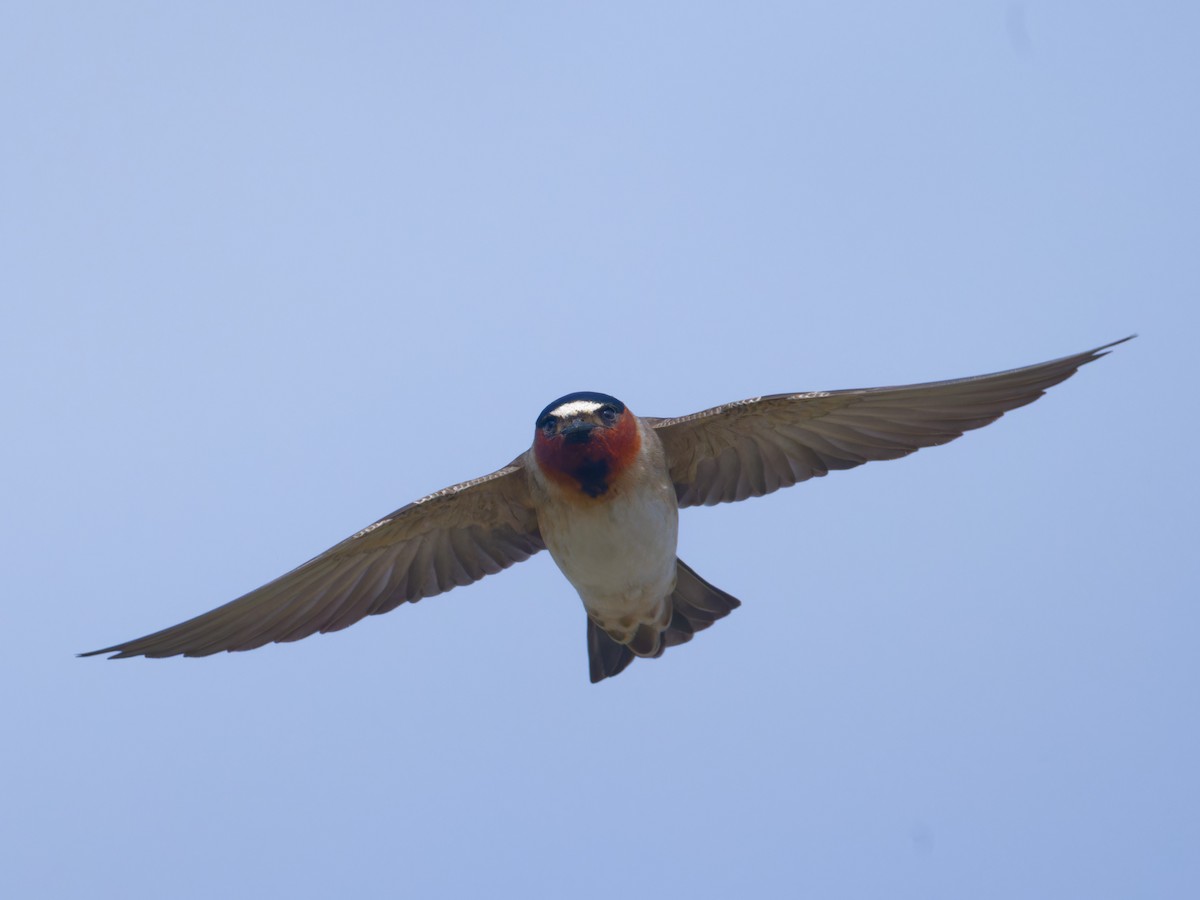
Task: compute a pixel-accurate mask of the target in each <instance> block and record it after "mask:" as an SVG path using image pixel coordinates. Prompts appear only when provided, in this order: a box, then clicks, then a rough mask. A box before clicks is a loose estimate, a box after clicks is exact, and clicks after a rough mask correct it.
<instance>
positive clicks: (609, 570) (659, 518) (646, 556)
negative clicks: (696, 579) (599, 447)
mask: <svg viewBox="0 0 1200 900" xmlns="http://www.w3.org/2000/svg"><path fill="white" fill-rule="evenodd" d="M639 427H640V428H641V430H642V431H643V434H642V449H641V452H639V453H638V456H637V459H636V460H634V461H633V463H632V464H631V465H630V466H629V467H628V468H627V469H626V471H625V472H623V473H622V474H621V476H620V477H619V478H618V479H617V480H616V481H614V482H613V484H612V485H611V487H610V489H609V490H607V491H606V492H605V493H604V494H602V495H600V496H598V497H590V496H587V495H586V494H584V493H582V492H581V491H579V490H578V489H577V488H572V487H570V486H568V485H564V484H561V483H559V482H558V481H557V480H555V479H549V478H546V477H545V476H544V474H543V473H541V471H540V470H539V469H538V468H537V465H536V463H534V464H533V466H532V467H530V468H531V470H532V472H533V473H534V477H533V478H532V482H533V483H532V484H531V488H532V490H533V493H534V496H535V497H536V500H537V508H538V525H539V528H540V530H541V534H542V540H543V541H544V542H545V544H546V548H547V549H548V550H549V551H550V555H551V556H552V557H553V558H554V562H555V563H556V564H557V565H558V567H559V569H561V570H562V573H563V575H565V576H566V578H567V580H568V581H570V582H571V584H572V586H574V588H575V590H576V591H578V592H579V596H580V598H581V599H582V600H583V603H584V606H585V607H586V608H587V610H588V614H589V615H591V616H592V618H593V619H595V620H596V621H597V624H600V625H601V627H604V628H605V629H606V630H608V631H610V633H613V635H614V637H618V639H619V637H620V633H621V632H624V631H625V630H626V629H627V628H636V625H637V624H639V623H646V624H650V623H658V624H661V625H664V626H665V622H659V620H660V619H662V618H663V617H664V615H665V616H666V617H668V618H669V615H670V611H669V610H668V609H666V605H667V603H666V602H667V599H668V597H669V596H670V594H671V591H672V590H673V589H674V587H675V548H676V544H677V541H678V536H679V507H678V504H677V502H676V500H675V488H674V485H673V484H672V482H671V479H670V476H669V475H668V473H667V466H666V458H665V454H664V453H663V450H662V445H661V444H660V443H659V441H658V438H657V435H655V434H654V433H653V431H652V430H650V429H649V428H648V427H646V426H644V425H641V423H640V422H639ZM530 462H533V460H530ZM626 623H628V624H626Z"/></svg>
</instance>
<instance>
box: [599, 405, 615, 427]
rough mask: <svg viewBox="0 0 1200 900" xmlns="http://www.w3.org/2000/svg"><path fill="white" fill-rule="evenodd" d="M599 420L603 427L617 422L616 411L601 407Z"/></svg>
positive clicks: (609, 407) (608, 407)
mask: <svg viewBox="0 0 1200 900" xmlns="http://www.w3.org/2000/svg"><path fill="white" fill-rule="evenodd" d="M600 418H602V419H603V420H604V424H605V425H611V424H612V423H613V422H615V421H617V411H616V410H615V409H613V408H612V407H611V406H602V407H601V408H600Z"/></svg>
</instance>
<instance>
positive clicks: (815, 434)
mask: <svg viewBox="0 0 1200 900" xmlns="http://www.w3.org/2000/svg"><path fill="white" fill-rule="evenodd" d="M1127 340H1130V338H1124V339H1123V340H1120V341H1114V342H1113V343H1111V344H1106V345H1105V346H1103V347H1097V348H1096V349H1095V350H1089V351H1087V352H1086V353H1077V354H1075V355H1074V356H1065V357H1063V358H1062V359H1055V360H1051V361H1050V362H1044V363H1039V364H1038V365H1035V366H1026V367H1025V368H1021V369H1010V370H1009V371H1007V372H997V373H995V374H993V375H977V376H975V377H972V378H958V379H954V380H953V381H934V382H930V383H927V384H911V385H905V386H902V387H881V388H866V389H862V390H850V391H815V392H812V393H807V394H776V395H773V396H770V397H755V398H753V399H750V400H741V401H738V402H736V403H727V404H725V405H724V406H716V407H713V408H712V409H707V410H704V411H703V412H699V413H695V414H693V415H690V416H680V417H679V418H676V419H659V420H650V421H651V422H652V423H653V425H654V428H655V429H656V431H657V434H658V436H659V438H661V439H662V442H663V446H664V447H665V448H666V451H667V460H668V463H669V465H670V470H671V478H672V480H673V481H674V482H675V490H676V493H677V495H678V497H679V505H680V506H698V505H704V506H712V505H713V504H716V503H726V502H729V501H732V500H744V499H745V498H747V497H759V496H762V495H763V494H769V493H771V492H772V491H775V490H778V489H779V488H782V487H788V486H790V485H793V484H796V483H797V482H799V481H806V480H808V479H809V478H812V477H813V476H820V475H825V474H826V473H827V472H829V471H830V470H831V469H850V468H853V467H854V466H859V465H862V464H863V463H865V462H870V461H871V460H877V459H897V458H899V457H901V456H907V455H908V454H909V453H912V452H913V451H915V450H919V449H920V448H921V447H932V446H936V445H937V444H945V443H946V442H947V441H952V440H954V439H955V438H956V437H959V436H960V435H962V433H963V432H965V431H970V430H971V429H973V428H982V427H983V426H984V425H987V424H988V423H989V422H994V421H995V420H996V419H998V418H999V417H1000V416H1002V415H1003V414H1004V413H1005V412H1007V411H1008V410H1010V409H1016V408H1017V407H1018V406H1024V405H1025V404H1027V403H1032V402H1033V401H1034V400H1036V399H1037V398H1038V397H1040V396H1042V394H1043V393H1044V392H1045V391H1046V389H1047V388H1049V387H1051V386H1052V385H1055V384H1058V383H1059V382H1060V381H1063V380H1065V379H1067V378H1070V377H1071V376H1072V375H1073V374H1074V373H1075V371H1076V370H1077V369H1078V368H1079V367H1080V366H1082V365H1085V364H1087V363H1089V362H1092V361H1093V360H1095V359H1098V358H1100V357H1101V356H1104V355H1106V354H1105V351H1107V350H1108V349H1109V348H1110V347H1115V346H1116V345H1117V344H1121V343H1124V342H1125V341H1127Z"/></svg>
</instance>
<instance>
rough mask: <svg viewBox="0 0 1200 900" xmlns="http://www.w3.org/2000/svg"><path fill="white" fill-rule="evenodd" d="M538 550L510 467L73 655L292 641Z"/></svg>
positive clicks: (198, 651)
mask: <svg viewBox="0 0 1200 900" xmlns="http://www.w3.org/2000/svg"><path fill="white" fill-rule="evenodd" d="M543 547H544V544H543V543H542V537H541V534H540V532H539V531H538V524H537V514H536V512H535V511H534V509H533V501H532V499H531V498H530V496H529V490H528V486H527V484H526V481H525V472H524V470H523V468H522V466H521V464H520V461H519V460H518V461H515V462H514V463H512V464H511V465H509V466H506V467H505V468H503V469H500V470H498V471H496V472H493V473H491V474H490V475H485V476H484V477H482V478H475V479H472V480H471V481H466V482H463V483H462V484H457V485H454V486H452V487H449V488H445V489H444V490H441V491H438V492H436V493H434V494H430V495H429V496H428V497H424V498H422V499H420V500H417V501H416V502H414V503H410V504H408V505H407V506H405V507H402V508H401V509H398V510H396V511H395V512H394V513H392V514H391V515H389V516H386V517H384V518H383V519H380V520H379V521H378V522H375V523H374V524H372V525H369V526H367V527H366V528H364V529H363V530H362V531H359V532H358V533H356V534H354V535H352V536H351V537H349V538H347V539H346V540H344V541H342V542H341V543H340V544H338V545H336V546H334V547H331V548H330V549H329V550H326V551H325V552H324V553H322V554H320V555H319V556H316V557H314V558H313V559H310V560H309V561H308V562H306V563H304V565H302V566H299V567H298V568H296V569H293V570H292V571H291V572H288V573H287V574H286V575H283V576H281V577H279V578H277V579H275V580H274V581H272V582H269V583H268V584H265V585H263V586H262V587H260V588H258V589H257V590H253V591H251V592H250V593H248V594H245V595H244V596H242V597H239V598H238V599H236V600H233V601H232V602H230V603H226V604H225V605H224V606H220V607H217V608H216V609H214V610H211V611H209V612H206V613H204V614H203V615H200V616H197V617H195V618H194V619H189V620H188V621H186V622H182V623H180V624H179V625H174V626H172V627H170V628H166V629H164V630H162V631H158V632H155V633H154V634H150V635H147V636H145V637H141V638H136V639H135V640H132V641H126V642H125V643H123V644H115V645H113V646H112V647H106V648H104V649H103V650H94V651H92V652H91V653H85V654H82V655H83V656H94V655H96V654H100V653H111V654H113V658H114V659H115V658H123V657H130V656H153V657H161V656H179V655H183V656H207V655H209V654H212V653H219V652H221V651H223V650H250V649H253V648H255V647H261V646H262V645H263V644H268V643H272V642H277V641H297V640H300V639H301V638H304V637H308V636H309V635H311V634H315V633H316V632H319V631H320V632H327V631H337V630H339V629H342V628H346V627H347V626H349V625H352V624H354V623H355V622H357V621H359V620H360V619H362V618H364V617H365V616H368V615H376V614H379V613H384V612H388V611H390V610H392V609H395V608H396V607H397V606H399V605H400V604H401V603H405V602H408V603H415V602H416V601H417V600H420V599H421V598H423V597H432V596H434V595H435V594H441V593H444V592H445V591H448V590H450V589H451V588H454V587H458V586H461V585H465V584H470V583H471V582H473V581H478V580H479V579H480V578H483V577H484V576H485V575H491V574H494V573H496V572H499V571H501V570H503V569H506V568H508V567H509V566H511V565H512V564H513V563H516V562H520V561H522V560H525V559H528V558H529V557H530V556H532V555H533V554H535V553H537V552H538V551H539V550H541V549H543Z"/></svg>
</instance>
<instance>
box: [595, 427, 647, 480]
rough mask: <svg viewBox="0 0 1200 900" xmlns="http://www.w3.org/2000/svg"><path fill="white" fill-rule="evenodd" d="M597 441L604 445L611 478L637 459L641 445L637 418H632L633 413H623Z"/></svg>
mask: <svg viewBox="0 0 1200 900" xmlns="http://www.w3.org/2000/svg"><path fill="white" fill-rule="evenodd" d="M598 443H602V444H603V445H604V449H605V456H606V457H607V458H608V465H609V471H610V472H611V473H612V477H613V478H615V477H617V476H618V475H620V474H621V473H622V472H624V471H625V470H626V469H628V468H629V467H630V466H631V465H632V464H633V461H634V460H635V459H637V455H638V450H640V449H641V447H642V438H641V435H639V434H638V429H637V420H636V419H634V417H633V413H630V412H626V413H624V414H623V415H622V416H621V420H620V421H619V422H618V423H617V424H616V425H615V426H613V427H612V428H609V429H607V430H606V431H605V432H604V434H603V435H601V436H600V439H599V441H598Z"/></svg>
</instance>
